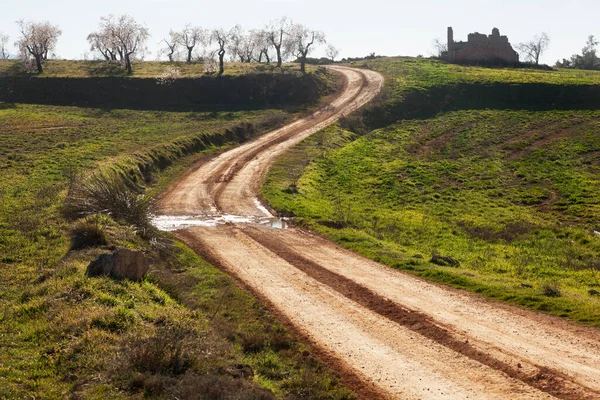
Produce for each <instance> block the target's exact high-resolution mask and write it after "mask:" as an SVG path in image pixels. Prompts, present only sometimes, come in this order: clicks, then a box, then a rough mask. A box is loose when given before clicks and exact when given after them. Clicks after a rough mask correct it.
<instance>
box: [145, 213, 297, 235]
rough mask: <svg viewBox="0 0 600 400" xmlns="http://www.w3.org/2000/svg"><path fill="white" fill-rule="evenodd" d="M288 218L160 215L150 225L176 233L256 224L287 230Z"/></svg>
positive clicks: (227, 215) (153, 218)
mask: <svg viewBox="0 0 600 400" xmlns="http://www.w3.org/2000/svg"><path fill="white" fill-rule="evenodd" d="M290 221H291V220H290V218H278V217H272V216H271V217H258V216H250V217H243V216H239V215H229V214H224V215H195V216H169V215H160V216H153V217H152V225H154V226H155V227H157V228H158V229H160V230H161V231H167V232H169V231H177V230H180V229H186V228H191V227H194V226H201V227H208V228H210V227H216V226H219V225H226V224H258V225H262V226H267V227H270V228H273V229H287V228H288V227H289V225H290Z"/></svg>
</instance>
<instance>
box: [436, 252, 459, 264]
mask: <svg viewBox="0 0 600 400" xmlns="http://www.w3.org/2000/svg"><path fill="white" fill-rule="evenodd" d="M429 261H430V262H432V263H434V264H437V265H441V266H444V267H460V262H459V261H458V260H457V259H455V258H452V257H448V256H441V255H439V254H438V253H433V254H432V255H431V260H429Z"/></svg>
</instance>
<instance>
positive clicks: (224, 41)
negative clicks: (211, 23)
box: [210, 25, 241, 76]
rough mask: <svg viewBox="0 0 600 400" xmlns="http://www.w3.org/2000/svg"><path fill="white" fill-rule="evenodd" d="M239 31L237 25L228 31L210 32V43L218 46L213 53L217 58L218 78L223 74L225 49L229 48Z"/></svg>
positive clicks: (217, 30) (239, 28)
mask: <svg viewBox="0 0 600 400" xmlns="http://www.w3.org/2000/svg"><path fill="white" fill-rule="evenodd" d="M240 31H241V27H240V26H238V25H236V26H235V27H233V28H232V29H231V30H229V31H227V30H225V29H222V28H220V29H215V30H214V31H212V34H211V36H210V38H211V42H215V43H216V44H217V46H218V47H217V49H216V50H215V53H216V54H217V55H218V56H219V76H221V75H223V73H224V72H225V54H226V53H227V49H228V48H230V45H231V42H232V39H234V38H236V37H237V36H238V35H239V34H240Z"/></svg>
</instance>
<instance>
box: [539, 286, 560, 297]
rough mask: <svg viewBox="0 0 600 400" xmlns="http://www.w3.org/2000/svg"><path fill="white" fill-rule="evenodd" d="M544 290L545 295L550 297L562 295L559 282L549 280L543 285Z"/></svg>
mask: <svg viewBox="0 0 600 400" xmlns="http://www.w3.org/2000/svg"><path fill="white" fill-rule="evenodd" d="M542 291H543V292H544V296H548V297H560V296H562V294H561V291H560V284H559V283H558V282H547V283H544V285H542Z"/></svg>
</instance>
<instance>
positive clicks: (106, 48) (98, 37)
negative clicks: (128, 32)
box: [87, 29, 123, 61]
mask: <svg viewBox="0 0 600 400" xmlns="http://www.w3.org/2000/svg"><path fill="white" fill-rule="evenodd" d="M87 40H88V42H89V43H90V50H91V51H97V52H98V53H100V54H101V55H102V57H104V59H105V60H106V61H116V60H117V55H119V56H120V57H121V60H122V55H123V52H122V51H120V50H119V49H118V48H117V46H116V44H115V43H114V42H113V38H112V37H111V34H110V32H108V31H107V30H106V29H103V30H102V31H100V32H92V33H90V34H89V35H88V37H87Z"/></svg>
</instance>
